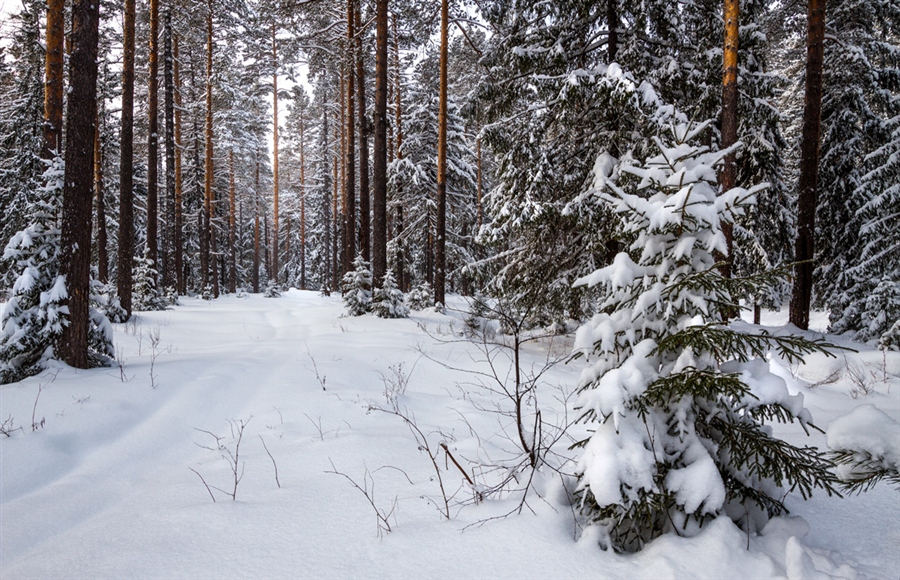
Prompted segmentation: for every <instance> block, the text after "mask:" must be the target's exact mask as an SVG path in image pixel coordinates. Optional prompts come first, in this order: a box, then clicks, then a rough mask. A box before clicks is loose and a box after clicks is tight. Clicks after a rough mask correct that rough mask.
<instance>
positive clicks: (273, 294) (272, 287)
mask: <svg viewBox="0 0 900 580" xmlns="http://www.w3.org/2000/svg"><path fill="white" fill-rule="evenodd" d="M263 298H281V288H279V287H278V284H277V283H276V282H275V280H269V283H268V284H266V291H265V292H264V293H263Z"/></svg>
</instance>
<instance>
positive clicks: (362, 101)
mask: <svg viewBox="0 0 900 580" xmlns="http://www.w3.org/2000/svg"><path fill="white" fill-rule="evenodd" d="M355 13H356V14H355V17H356V34H357V36H356V83H357V91H356V92H357V93H359V106H358V107H357V112H358V118H359V121H358V123H359V249H360V253H361V254H362V257H363V260H365V261H366V262H368V261H369V260H371V259H372V256H371V253H370V248H371V245H372V242H371V240H370V225H369V224H370V220H371V215H370V213H371V208H370V207H369V196H370V192H369V124H368V123H367V122H366V70H365V66H364V62H363V41H362V39H363V31H362V8H361V6H360V4H359V0H356V10H355Z"/></svg>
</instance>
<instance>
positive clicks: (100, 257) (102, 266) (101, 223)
mask: <svg viewBox="0 0 900 580" xmlns="http://www.w3.org/2000/svg"><path fill="white" fill-rule="evenodd" d="M94 119H95V121H94V196H95V198H96V200H97V277H98V278H99V280H100V281H101V282H103V283H104V284H106V282H107V281H108V280H109V251H108V249H107V244H108V240H107V236H106V200H105V199H104V198H103V196H104V193H103V148H102V147H101V143H100V115H99V112H98V114H96V115H95V116H94Z"/></svg>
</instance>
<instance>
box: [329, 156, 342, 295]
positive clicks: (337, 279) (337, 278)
mask: <svg viewBox="0 0 900 580" xmlns="http://www.w3.org/2000/svg"><path fill="white" fill-rule="evenodd" d="M342 151H343V150H342ZM339 183H340V182H339V181H338V166H337V163H335V164H334V187H333V188H332V192H331V216H332V218H331V226H332V233H331V287H332V288H334V289H336V290H340V288H341V274H340V268H339V267H338V266H339V263H340V262H339V260H338V240H339V239H340V231H339V226H338V224H339V223H340V220H339V219H338V198H339V197H340V192H339V189H340V187H339Z"/></svg>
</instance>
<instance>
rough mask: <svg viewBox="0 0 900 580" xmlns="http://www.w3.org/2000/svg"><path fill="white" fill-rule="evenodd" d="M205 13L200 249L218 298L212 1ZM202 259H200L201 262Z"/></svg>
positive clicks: (205, 271)
mask: <svg viewBox="0 0 900 580" xmlns="http://www.w3.org/2000/svg"><path fill="white" fill-rule="evenodd" d="M207 6H208V12H207V15H206V131H205V136H206V157H205V162H204V164H203V185H204V186H203V200H204V210H203V213H204V216H205V220H204V221H205V223H204V229H205V230H206V231H205V237H206V240H207V243H206V248H204V249H203V250H201V252H202V253H205V254H206V256H205V257H206V260H205V262H206V264H205V265H204V266H201V267H202V269H203V286H204V288H205V287H206V285H207V284H209V283H210V279H209V275H210V273H211V274H212V280H211V282H212V284H213V287H214V291H213V294H214V296H215V297H217V298H218V296H219V292H218V285H219V277H218V276H217V275H216V264H215V261H214V259H213V256H214V255H215V247H214V246H215V234H214V231H213V170H214V165H213V110H212V67H213V20H212V1H211V0H210V1H209V2H208V4H207ZM202 261H203V260H201V262H202Z"/></svg>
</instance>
